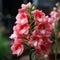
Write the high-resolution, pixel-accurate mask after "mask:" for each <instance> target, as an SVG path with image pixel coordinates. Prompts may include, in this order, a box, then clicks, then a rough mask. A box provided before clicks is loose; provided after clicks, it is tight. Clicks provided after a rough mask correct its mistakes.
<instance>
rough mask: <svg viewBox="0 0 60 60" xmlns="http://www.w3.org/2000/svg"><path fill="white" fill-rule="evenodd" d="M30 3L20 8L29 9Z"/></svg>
mask: <svg viewBox="0 0 60 60" xmlns="http://www.w3.org/2000/svg"><path fill="white" fill-rule="evenodd" d="M31 6H32V5H31V3H30V2H29V3H28V4H22V5H21V7H22V8H23V9H27V8H31Z"/></svg>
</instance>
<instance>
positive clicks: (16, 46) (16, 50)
mask: <svg viewBox="0 0 60 60" xmlns="http://www.w3.org/2000/svg"><path fill="white" fill-rule="evenodd" d="M11 50H12V53H13V54H17V56H19V55H21V54H22V53H23V51H24V46H23V45H22V44H21V43H16V42H15V43H13V45H12V47H11Z"/></svg>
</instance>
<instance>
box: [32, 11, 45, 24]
mask: <svg viewBox="0 0 60 60" xmlns="http://www.w3.org/2000/svg"><path fill="white" fill-rule="evenodd" d="M32 13H33V16H34V20H35V23H36V24H37V25H38V24H39V23H40V22H42V21H43V19H42V18H43V17H45V14H44V13H43V12H42V11H41V10H34V11H32Z"/></svg>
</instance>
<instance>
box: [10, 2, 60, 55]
mask: <svg viewBox="0 0 60 60" xmlns="http://www.w3.org/2000/svg"><path fill="white" fill-rule="evenodd" d="M59 18H60V11H59V10H56V9H55V8H54V9H53V11H52V12H51V13H50V16H46V15H45V13H44V12H42V10H38V9H35V8H34V6H33V5H32V4H31V3H30V2H29V3H28V4H26V5H25V4H22V5H21V8H20V9H19V10H18V14H17V16H16V22H15V24H16V25H15V26H14V27H13V34H12V35H11V36H10V38H11V39H13V40H14V42H13V45H12V47H11V50H12V52H13V54H17V55H18V56H19V55H21V54H22V53H23V51H24V43H25V44H27V45H29V46H30V47H32V48H34V49H35V51H36V53H40V51H42V52H43V53H44V54H48V53H49V50H48V49H49V47H50V45H51V44H52V43H53V41H52V40H51V39H50V37H51V35H52V33H53V30H54V28H55V22H57V21H58V20H59ZM58 37H60V32H59V33H58Z"/></svg>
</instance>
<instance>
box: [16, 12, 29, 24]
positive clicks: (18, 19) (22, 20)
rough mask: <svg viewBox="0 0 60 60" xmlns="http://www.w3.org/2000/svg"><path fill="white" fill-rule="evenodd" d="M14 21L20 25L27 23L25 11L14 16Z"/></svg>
mask: <svg viewBox="0 0 60 60" xmlns="http://www.w3.org/2000/svg"><path fill="white" fill-rule="evenodd" d="M16 23H17V24H20V25H23V24H26V23H28V18H27V15H26V14H25V13H19V14H17V16H16Z"/></svg>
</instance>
